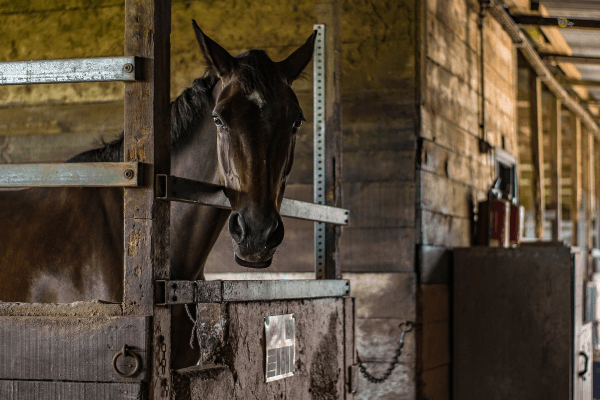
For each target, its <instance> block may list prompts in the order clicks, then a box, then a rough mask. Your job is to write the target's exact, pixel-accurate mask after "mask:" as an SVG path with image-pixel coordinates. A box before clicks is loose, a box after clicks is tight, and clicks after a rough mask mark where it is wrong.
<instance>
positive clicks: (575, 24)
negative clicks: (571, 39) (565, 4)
mask: <svg viewBox="0 0 600 400" xmlns="http://www.w3.org/2000/svg"><path fill="white" fill-rule="evenodd" d="M511 17H512V19H513V20H514V21H515V22H516V23H517V24H521V25H538V26H558V27H561V28H574V29H579V28H585V29H600V20H597V19H588V18H564V17H542V16H541V15H511Z"/></svg>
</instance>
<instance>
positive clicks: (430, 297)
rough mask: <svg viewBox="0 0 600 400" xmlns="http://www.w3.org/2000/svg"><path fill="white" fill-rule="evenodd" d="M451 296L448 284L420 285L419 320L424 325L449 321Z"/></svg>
mask: <svg viewBox="0 0 600 400" xmlns="http://www.w3.org/2000/svg"><path fill="white" fill-rule="evenodd" d="M450 296H451V293H450V289H449V286H448V285H447V284H436V285H419V305H418V307H419V310H420V313H419V314H420V315H419V320H420V321H421V322H423V323H429V322H436V321H449V320H450Z"/></svg>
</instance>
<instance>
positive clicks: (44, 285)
mask: <svg viewBox="0 0 600 400" xmlns="http://www.w3.org/2000/svg"><path fill="white" fill-rule="evenodd" d="M193 26H194V30H195V33H196V38H197V40H198V43H199V45H200V49H201V51H202V54H203V56H204V59H205V61H206V63H207V65H208V69H207V72H206V73H205V74H204V76H203V77H202V78H198V79H196V80H195V81H194V83H193V85H192V86H191V87H190V88H188V89H186V90H184V92H183V93H182V94H181V95H180V96H179V97H178V98H177V99H176V100H175V101H173V102H172V103H171V141H172V155H171V160H172V161H171V162H172V167H171V173H172V174H173V175H175V176H180V177H184V178H189V179H195V180H199V181H205V182H211V183H215V184H220V185H223V186H225V188H226V194H227V196H228V197H229V200H230V203H231V205H232V211H229V210H222V209H217V208H211V207H202V206H195V205H190V204H184V203H172V205H171V265H172V266H171V271H172V272H171V278H172V279H181V280H195V279H202V278H203V268H204V263H205V262H206V259H207V257H208V254H209V252H210V250H211V248H212V247H213V245H214V243H215V241H216V240H217V237H218V236H219V233H220V232H221V230H222V228H223V226H224V225H225V223H227V222H228V228H229V232H230V234H231V238H232V243H233V250H234V258H235V260H236V262H237V263H238V264H240V265H242V266H245V267H250V268H266V267H268V266H269V265H270V263H271V260H272V257H273V254H274V253H275V250H276V248H277V246H278V245H279V244H280V243H281V241H282V239H283V236H284V228H283V223H282V221H281V217H280V215H279V208H280V206H281V201H282V199H283V193H284V190H285V185H286V180H287V177H288V175H289V173H290V169H291V167H292V163H293V155H294V145H295V134H296V132H297V131H298V129H299V128H300V125H301V124H302V121H303V120H304V116H303V114H302V110H301V108H300V105H299V103H298V99H297V98H296V95H295V94H294V91H293V90H292V88H291V84H292V82H293V81H294V80H296V79H297V78H298V77H299V75H300V74H301V72H302V70H303V69H304V67H305V66H306V65H307V64H308V63H309V62H310V59H311V57H312V52H313V46H314V40H315V33H313V34H312V35H311V36H310V37H309V38H308V40H307V41H306V42H305V43H304V44H303V45H302V46H300V47H299V48H298V49H297V50H295V51H294V52H293V53H292V54H291V55H290V56H289V57H288V58H286V59H285V60H283V61H280V62H273V61H272V60H271V59H270V58H269V56H268V55H267V54H266V53H265V52H264V51H262V50H250V51H248V52H245V53H242V54H239V55H237V56H235V57H233V56H231V55H230V54H229V53H228V52H227V51H226V50H225V49H223V48H222V47H221V46H220V45H219V44H217V43H216V42H214V41H213V40H212V39H210V38H209V37H208V36H206V35H205V34H204V33H203V32H202V31H201V30H200V28H199V27H198V25H197V24H196V22H195V21H194V22H193ZM122 160H123V140H122V139H120V140H117V141H114V142H111V143H108V144H107V145H106V146H104V147H103V148H101V149H94V150H90V151H87V152H84V153H81V154H79V155H77V156H75V157H73V158H71V159H70V160H69V161H70V162H97V161H122ZM122 298H123V190H122V189H118V188H31V189H23V190H7V191H0V300H1V301H10V302H44V303H49V302H61V303H65V302H73V301H82V300H94V299H97V300H104V301H113V302H120V301H122ZM173 318H174V323H173V329H174V331H173V337H174V343H173V357H174V359H175V360H174V363H173V365H172V367H173V368H178V367H181V366H187V365H190V364H193V363H194V362H195V361H196V360H197V359H198V353H197V352H196V354H194V352H193V351H190V349H189V348H183V346H182V345H180V344H181V343H187V342H188V338H189V334H190V332H191V327H192V325H191V323H190V322H189V321H188V320H187V316H186V315H185V313H184V312H183V307H174V308H173ZM184 337H185V339H184Z"/></svg>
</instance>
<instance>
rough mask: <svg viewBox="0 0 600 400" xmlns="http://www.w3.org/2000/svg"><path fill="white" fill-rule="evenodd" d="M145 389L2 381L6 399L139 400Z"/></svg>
mask: <svg viewBox="0 0 600 400" xmlns="http://www.w3.org/2000/svg"><path fill="white" fill-rule="evenodd" d="M143 389H144V387H143V385H142V384H139V383H99V382H93V383H92V382H44V381H18V380H11V381H6V380H0V394H2V397H3V398H5V399H11V400H29V399H57V400H58V399H60V400H62V399H86V400H106V399H123V400H128V399H129V400H139V399H141V398H143V394H144V390H143Z"/></svg>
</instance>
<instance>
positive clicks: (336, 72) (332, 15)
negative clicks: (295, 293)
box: [315, 0, 342, 279]
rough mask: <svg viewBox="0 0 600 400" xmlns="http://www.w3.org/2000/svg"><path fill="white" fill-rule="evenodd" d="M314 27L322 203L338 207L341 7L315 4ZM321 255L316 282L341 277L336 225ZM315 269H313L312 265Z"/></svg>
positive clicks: (335, 2) (334, 1)
mask: <svg viewBox="0 0 600 400" xmlns="http://www.w3.org/2000/svg"><path fill="white" fill-rule="evenodd" d="M315 17H316V21H315V22H316V23H317V24H324V25H325V27H326V28H325V29H326V31H325V73H324V75H325V76H324V79H325V85H324V86H325V104H324V106H325V126H326V131H325V165H324V174H325V204H327V205H328V206H334V207H341V206H342V186H341V182H342V115H341V113H342V103H341V102H342V82H341V79H342V57H341V54H342V5H341V0H317V1H315ZM324 230H325V255H324V265H323V267H322V270H321V271H320V272H319V271H315V272H316V277H317V278H319V279H340V278H341V277H342V270H341V262H340V261H341V257H340V252H339V246H338V243H339V238H340V235H341V233H342V230H341V228H340V227H339V226H335V225H331V224H327V225H325V227H324ZM315 268H316V266H315Z"/></svg>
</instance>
